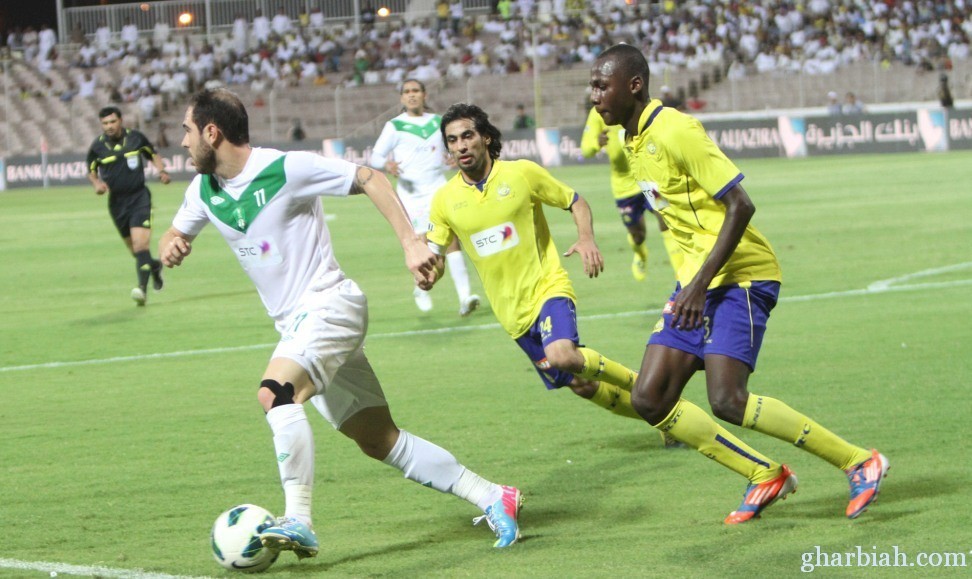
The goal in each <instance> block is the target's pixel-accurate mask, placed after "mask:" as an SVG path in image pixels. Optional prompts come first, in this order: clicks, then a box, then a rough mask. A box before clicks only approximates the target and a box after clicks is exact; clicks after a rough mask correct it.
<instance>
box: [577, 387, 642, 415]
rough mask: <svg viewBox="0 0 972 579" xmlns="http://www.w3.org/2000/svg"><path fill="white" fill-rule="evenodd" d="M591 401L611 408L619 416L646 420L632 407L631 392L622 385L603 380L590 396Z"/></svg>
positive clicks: (608, 408) (602, 406)
mask: <svg viewBox="0 0 972 579" xmlns="http://www.w3.org/2000/svg"><path fill="white" fill-rule="evenodd" d="M590 401H591V402H593V403H594V404H597V405H598V406H600V407H601V408H604V409H606V410H610V411H611V412H613V413H614V414H617V415H618V416H625V417H627V418H637V419H638V420H644V419H643V418H642V417H641V415H640V414H638V413H637V412H635V409H634V408H632V407H631V393H630V392H628V391H627V390H622V389H621V387H620V386H615V385H614V384H608V383H607V382H601V383H600V384H599V385H598V387H597V392H595V393H594V396H592V397H591V398H590Z"/></svg>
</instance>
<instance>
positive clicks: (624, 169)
mask: <svg viewBox="0 0 972 579" xmlns="http://www.w3.org/2000/svg"><path fill="white" fill-rule="evenodd" d="M604 131H607V144H606V145H604V150H605V151H606V152H607V156H608V159H610V161H611V193H612V194H614V198H615V199H627V198H628V197H632V196H634V195H639V194H640V193H641V187H639V186H638V183H637V181H635V178H634V175H632V174H631V166H630V165H629V164H628V155H627V153H626V152H625V150H624V127H622V126H621V125H612V126H608V125H606V124H604V119H602V118H601V115H600V114H598V112H597V110H596V109H594V108H593V107H591V112H590V114H588V115H587V124H586V125H584V133H583V134H582V135H581V144H580V147H581V154H582V155H584V156H585V157H587V158H590V157H593V156H594V155H596V154H597V152H598V151H600V150H601V143H600V141H599V140H598V136H600V134H601V133H603V132H604Z"/></svg>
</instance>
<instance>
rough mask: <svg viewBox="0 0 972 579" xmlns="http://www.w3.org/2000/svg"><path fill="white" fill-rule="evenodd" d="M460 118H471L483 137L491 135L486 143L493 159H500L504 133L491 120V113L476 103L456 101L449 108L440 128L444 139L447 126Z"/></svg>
mask: <svg viewBox="0 0 972 579" xmlns="http://www.w3.org/2000/svg"><path fill="white" fill-rule="evenodd" d="M459 119H469V120H471V121H472V122H473V124H474V125H475V127H476V132H477V133H479V134H480V135H482V136H483V137H489V144H488V145H486V150H488V151H489V156H490V158H491V159H499V156H500V151H502V150H503V141H502V140H501V138H502V137H503V133H501V132H500V130H499V129H497V128H496V127H495V126H494V125H493V123H491V122H489V115H487V114H486V111H484V110H483V109H481V108H479V107H477V106H476V105H468V104H466V103H456V104H454V105H452V106H451V107H449V110H447V111H446V112H445V114H444V115H442V125H441V126H440V127H439V130H440V131H441V132H442V140H443V141H444V140H445V139H446V126H447V125H448V124H449V123H451V122H453V121H457V120H459Z"/></svg>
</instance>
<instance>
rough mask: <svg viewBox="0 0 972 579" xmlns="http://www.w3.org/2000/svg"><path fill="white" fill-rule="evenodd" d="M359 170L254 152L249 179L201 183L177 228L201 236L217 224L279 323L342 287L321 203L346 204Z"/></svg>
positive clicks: (298, 155)
mask: <svg viewBox="0 0 972 579" xmlns="http://www.w3.org/2000/svg"><path fill="white" fill-rule="evenodd" d="M356 169H357V165H355V164H353V163H349V162H347V161H344V160H342V159H327V158H324V157H321V156H320V155H316V154H314V153H307V152H297V151H294V152H290V153H284V152H282V151H277V150H274V149H259V148H254V149H253V150H252V152H251V153H250V158H249V159H248V160H247V162H246V166H245V167H244V168H243V171H242V172H241V173H240V174H239V175H237V176H236V177H234V178H232V179H228V180H223V179H221V178H218V177H216V176H215V175H197V176H196V178H195V179H193V180H192V183H190V184H189V188H188V189H187V190H186V198H185V201H184V202H183V203H182V207H181V208H180V209H179V211H178V213H176V216H175V218H174V219H173V220H172V225H173V226H174V227H175V228H176V229H178V230H179V231H181V232H183V233H185V234H187V235H198V234H199V232H200V231H201V230H202V229H203V227H204V226H205V225H206V224H207V223H210V222H212V223H213V224H214V225H215V226H216V228H217V229H218V230H219V232H220V233H221V234H222V235H223V238H224V239H226V242H227V243H228V244H229V246H230V247H231V248H232V249H233V253H235V254H236V258H237V259H238V260H239V261H240V265H241V266H243V269H244V270H245V271H246V273H247V274H248V275H249V276H250V279H252V280H253V283H254V284H255V285H256V289H257V292H258V293H259V294H260V299H262V300H263V305H264V306H266V308H267V313H268V314H269V315H270V317H272V318H273V319H274V320H275V321H277V322H280V321H282V320H283V319H284V318H286V316H287V315H288V314H289V313H290V312H291V310H292V309H293V308H294V307H295V306H296V304H297V303H298V301H299V300H300V298H301V296H302V295H303V294H304V292H305V291H307V290H315V291H319V290H324V289H327V288H330V287H333V286H335V285H337V284H338V283H340V282H341V281H342V280H343V279H344V278H345V276H344V272H342V271H341V268H340V266H338V263H337V260H336V259H335V258H334V252H333V250H332V248H331V234H330V232H329V231H328V229H327V225H325V223H324V210H323V208H322V207H321V202H320V200H318V196H321V195H333V196H346V195H348V194H349V192H350V191H351V186H352V184H353V183H354V177H355V171H356Z"/></svg>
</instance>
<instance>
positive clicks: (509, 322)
mask: <svg viewBox="0 0 972 579" xmlns="http://www.w3.org/2000/svg"><path fill="white" fill-rule="evenodd" d="M574 199H575V193H574V190H573V189H571V188H570V187H568V186H567V185H566V184H564V183H562V182H561V181H558V180H557V179H555V178H554V177H553V176H552V175H551V174H550V173H549V172H548V171H547V170H546V169H544V168H543V167H541V166H540V165H537V164H536V163H534V162H532V161H527V160H519V161H501V160H495V161H493V168H492V170H491V171H490V172H489V175H488V176H487V177H486V179H485V182H483V183H480V184H472V185H471V184H469V183H467V182H466V181H465V180H464V179H463V178H462V173H457V174H456V175H455V176H454V177H453V178H452V179H450V180H449V182H447V183H446V184H445V185H443V186H442V187H441V188H439V190H438V191H437V192H436V194H435V197H433V198H432V207H431V210H430V213H429V233H428V239H429V241H430V242H431V243H434V244H436V245H438V246H440V247H443V248H444V247H447V246H448V245H449V243H450V242H451V241H452V239H453V237H457V238H458V239H459V243H460V244H461V245H462V249H463V251H465V252H466V255H467V256H468V257H469V260H470V261H471V262H472V264H473V265H474V266H475V267H476V271H477V272H478V273H479V278H480V279H481V280H482V282H483V288H484V289H485V290H486V297H487V298H489V303H490V305H491V306H492V307H493V312H494V313H495V314H496V318H497V319H498V320H499V323H500V325H502V326H503V329H505V330H506V331H507V333H509V334H510V336H512V337H513V338H518V337H520V336H522V335H523V334H524V333H526V331H527V330H529V329H530V326H532V325H533V323H534V322H535V321H536V319H537V316H539V315H540V308H541V307H542V306H543V304H544V302H546V301H547V300H549V299H551V298H555V297H567V298H570V299H572V300H575V301H576V299H577V298H576V296H575V295H574V288H573V286H572V285H571V283H570V279H569V278H568V277H567V271H566V270H564V268H563V266H561V265H560V254H559V252H558V251H557V247H556V246H555V245H554V242H553V238H552V237H551V236H550V228H549V227H548V226H547V219H546V217H544V214H543V205H544V204H545V205H550V206H553V207H558V208H560V209H569V208H570V206H571V204H573V202H574Z"/></svg>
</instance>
